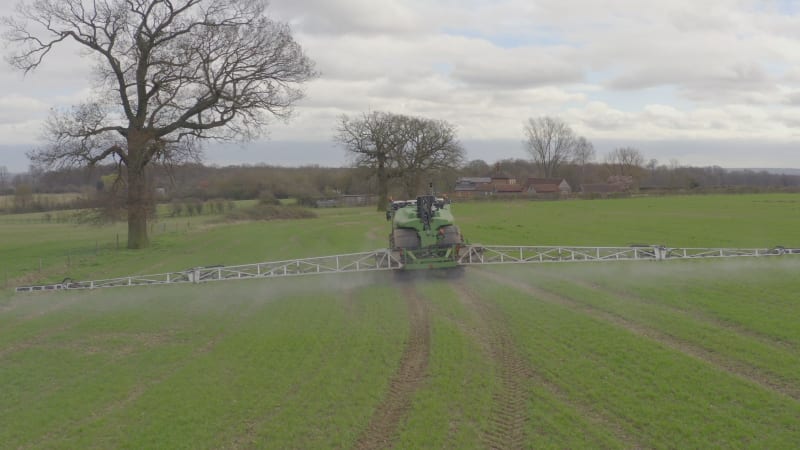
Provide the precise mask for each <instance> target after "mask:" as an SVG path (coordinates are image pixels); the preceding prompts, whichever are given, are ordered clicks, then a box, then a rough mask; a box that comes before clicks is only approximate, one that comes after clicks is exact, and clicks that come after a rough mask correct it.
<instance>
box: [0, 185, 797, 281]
mask: <svg viewBox="0 0 800 450" xmlns="http://www.w3.org/2000/svg"><path fill="white" fill-rule="evenodd" d="M453 211H454V214H455V215H456V221H457V223H458V225H459V226H460V227H461V230H462V233H463V234H464V236H465V237H466V238H467V239H468V240H469V241H470V242H472V243H482V244H493V245H586V246H618V245H619V246H624V245H631V244H663V245H668V246H673V247H774V246H776V245H783V246H785V247H792V246H795V247H800V234H798V233H797V230H798V229H800V195H797V194H763V195H717V196H685V197H654V198H651V197H643V198H630V199H618V200H572V201H559V202H546V201H538V202H537V201H512V202H489V201H486V202H465V203H456V204H454V205H453ZM316 212H317V214H318V215H319V217H318V218H316V219H308V220H303V221H299V222H298V221H268V222H246V223H233V224H231V223H226V222H224V221H223V220H222V218H221V217H220V216H213V215H203V216H196V217H168V216H166V215H165V214H161V217H160V218H159V219H158V220H157V221H154V222H152V223H151V227H150V230H151V233H150V234H151V239H152V242H153V245H152V248H151V249H149V250H147V251H145V252H139V251H128V250H126V249H125V248H124V247H125V242H126V233H127V228H126V225H125V224H122V223H120V224H116V225H113V226H102V227H95V226H90V225H77V224H57V223H39V222H36V221H35V220H34V219H35V218H36V217H39V216H41V215H30V214H28V215H19V216H0V231H1V232H2V236H3V239H2V240H0V277H2V280H3V281H4V282H5V284H6V285H7V286H13V285H18V284H24V283H33V282H53V281H61V280H62V279H64V278H65V277H70V278H73V279H101V278H108V277H116V276H124V275H128V274H147V273H162V272H167V271H173V270H183V269H186V268H188V267H196V266H206V265H217V264H225V265H231V264H247V263H255V262H262V261H275V260H282V259H292V258H299V257H309V256H322V255H328V254H337V253H349V252H361V251H369V250H373V249H377V248H384V247H386V245H387V241H388V238H387V236H388V229H389V225H388V223H387V222H386V221H385V218H384V217H383V215H382V214H381V213H378V212H376V211H374V210H373V209H372V208H334V209H319V210H316ZM20 218H25V219H26V220H31V222H29V223H19V219H20ZM117 242H119V247H118V246H117Z"/></svg>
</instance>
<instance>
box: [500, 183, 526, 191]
mask: <svg viewBox="0 0 800 450" xmlns="http://www.w3.org/2000/svg"><path fill="white" fill-rule="evenodd" d="M495 191H497V192H502V193H515V192H522V186H520V185H518V184H498V185H497V186H495Z"/></svg>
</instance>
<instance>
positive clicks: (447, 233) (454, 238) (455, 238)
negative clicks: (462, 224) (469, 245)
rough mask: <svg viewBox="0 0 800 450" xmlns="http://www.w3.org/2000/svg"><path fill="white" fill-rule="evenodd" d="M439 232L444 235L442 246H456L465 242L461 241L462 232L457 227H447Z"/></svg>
mask: <svg viewBox="0 0 800 450" xmlns="http://www.w3.org/2000/svg"><path fill="white" fill-rule="evenodd" d="M439 232H440V233H442V240H441V244H444V245H456V244H461V243H462V242H464V240H463V239H461V231H460V230H459V229H458V227H457V226H455V225H445V226H443V227H442V228H439Z"/></svg>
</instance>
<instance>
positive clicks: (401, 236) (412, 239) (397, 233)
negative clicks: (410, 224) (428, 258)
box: [392, 228, 419, 249]
mask: <svg viewBox="0 0 800 450" xmlns="http://www.w3.org/2000/svg"><path fill="white" fill-rule="evenodd" d="M392 247H394V248H407V249H415V248H419V236H418V235H417V232H416V231H415V230H406V229H403V228H398V229H396V230H394V232H393V233H392Z"/></svg>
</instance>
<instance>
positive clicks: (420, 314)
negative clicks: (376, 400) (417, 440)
mask: <svg viewBox="0 0 800 450" xmlns="http://www.w3.org/2000/svg"><path fill="white" fill-rule="evenodd" d="M401 291H402V295H403V296H404V297H405V299H406V305H407V307H408V318H409V326H410V332H409V336H408V343H407V344H406V348H405V351H404V352H403V356H402V358H401V359H400V367H399V368H398V369H397V371H396V372H395V374H394V375H393V376H392V379H391V381H390V382H389V389H388V391H387V392H386V394H385V396H384V398H383V401H382V402H381V403H380V404H379V405H378V407H377V409H376V410H375V412H374V413H373V415H372V418H371V419H370V422H369V425H367V428H366V429H365V430H364V431H363V432H362V433H361V436H360V437H359V439H358V440H357V441H356V445H355V447H356V448H357V449H377V448H390V447H392V445H393V444H392V440H393V439H394V438H395V436H396V434H397V428H398V426H399V425H400V423H401V421H402V420H403V419H404V418H405V416H406V415H407V414H408V411H409V409H410V408H411V401H412V399H413V397H414V393H415V392H416V391H417V389H419V387H420V386H422V383H423V382H424V381H425V378H426V375H427V372H428V361H429V358H430V347H431V345H430V341H431V323H430V317H429V312H428V305H427V303H426V302H425V301H424V300H423V299H422V298H420V296H419V294H418V293H417V292H416V290H415V289H414V287H413V286H403V287H401Z"/></svg>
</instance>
